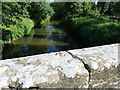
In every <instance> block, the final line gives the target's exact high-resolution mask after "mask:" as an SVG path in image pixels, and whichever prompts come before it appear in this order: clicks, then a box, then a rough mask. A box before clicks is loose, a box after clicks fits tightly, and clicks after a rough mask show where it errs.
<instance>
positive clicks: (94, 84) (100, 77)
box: [68, 44, 120, 88]
mask: <svg viewBox="0 0 120 90" xmlns="http://www.w3.org/2000/svg"><path fill="white" fill-rule="evenodd" d="M118 51H119V44H112V45H105V46H99V47H91V48H83V49H79V50H78V49H77V50H70V51H68V52H70V53H71V54H72V55H74V56H77V57H78V58H79V59H82V60H83V62H84V63H85V64H88V65H89V66H90V68H91V69H92V72H91V75H90V87H91V88H120V61H119V58H118V54H119V52H118Z"/></svg>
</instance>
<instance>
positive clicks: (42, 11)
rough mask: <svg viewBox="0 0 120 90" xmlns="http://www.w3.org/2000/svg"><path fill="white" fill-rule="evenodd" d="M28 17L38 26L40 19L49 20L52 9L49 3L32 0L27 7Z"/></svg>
mask: <svg viewBox="0 0 120 90" xmlns="http://www.w3.org/2000/svg"><path fill="white" fill-rule="evenodd" d="M29 12H30V18H31V19H32V20H33V21H34V22H35V26H40V24H41V22H42V21H48V20H50V18H51V16H52V15H53V13H54V11H53V9H52V8H51V7H50V5H49V3H45V2H32V3H31V4H30V8H29Z"/></svg>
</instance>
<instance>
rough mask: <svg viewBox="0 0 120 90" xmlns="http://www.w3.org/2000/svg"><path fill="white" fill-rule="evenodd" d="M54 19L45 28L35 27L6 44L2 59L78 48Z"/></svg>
mask: <svg viewBox="0 0 120 90" xmlns="http://www.w3.org/2000/svg"><path fill="white" fill-rule="evenodd" d="M57 24H58V22H56V21H52V22H51V23H49V24H48V25H47V26H44V27H43V28H37V29H36V28H34V29H32V31H31V32H30V33H29V35H27V36H24V37H22V38H21V39H19V40H16V41H13V42H11V43H10V44H7V45H4V47H3V51H2V59H8V58H17V57H23V56H29V55H36V54H43V53H50V52H58V51H64V50H70V49H76V48H78V46H77V45H76V43H75V42H74V40H72V38H71V37H70V36H69V35H68V34H67V33H66V32H65V30H63V29H62V28H58V27H56V25H57Z"/></svg>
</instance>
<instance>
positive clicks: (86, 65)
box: [66, 51, 92, 89]
mask: <svg viewBox="0 0 120 90" xmlns="http://www.w3.org/2000/svg"><path fill="white" fill-rule="evenodd" d="M66 52H67V53H69V54H70V55H71V56H72V57H73V58H75V59H78V60H80V61H81V62H82V63H83V65H84V67H85V69H86V70H87V71H88V73H89V80H88V84H89V86H88V88H89V89H90V88H92V86H91V83H90V81H91V73H92V72H91V71H92V69H91V68H90V66H89V65H88V64H86V63H85V62H84V61H83V60H82V59H81V58H79V57H77V56H75V55H73V54H72V53H71V52H69V51H66Z"/></svg>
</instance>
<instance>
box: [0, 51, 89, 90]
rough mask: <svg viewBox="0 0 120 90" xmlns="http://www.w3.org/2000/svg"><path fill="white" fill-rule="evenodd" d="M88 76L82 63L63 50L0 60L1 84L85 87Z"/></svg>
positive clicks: (0, 85)
mask: <svg viewBox="0 0 120 90" xmlns="http://www.w3.org/2000/svg"><path fill="white" fill-rule="evenodd" d="M88 79H89V73H88V71H87V70H86V69H85V68H84V65H83V63H82V62H81V61H79V60H78V59H75V58H73V57H72V56H71V55H70V54H69V53H67V52H65V51H62V52H58V53H50V54H41V55H35V56H28V57H22V58H15V59H7V60H3V61H0V88H8V86H12V87H18V86H21V87H23V88H29V87H41V88H47V87H49V88H53V87H56V88H71V87H72V88H78V87H79V88H87V87H88Z"/></svg>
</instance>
